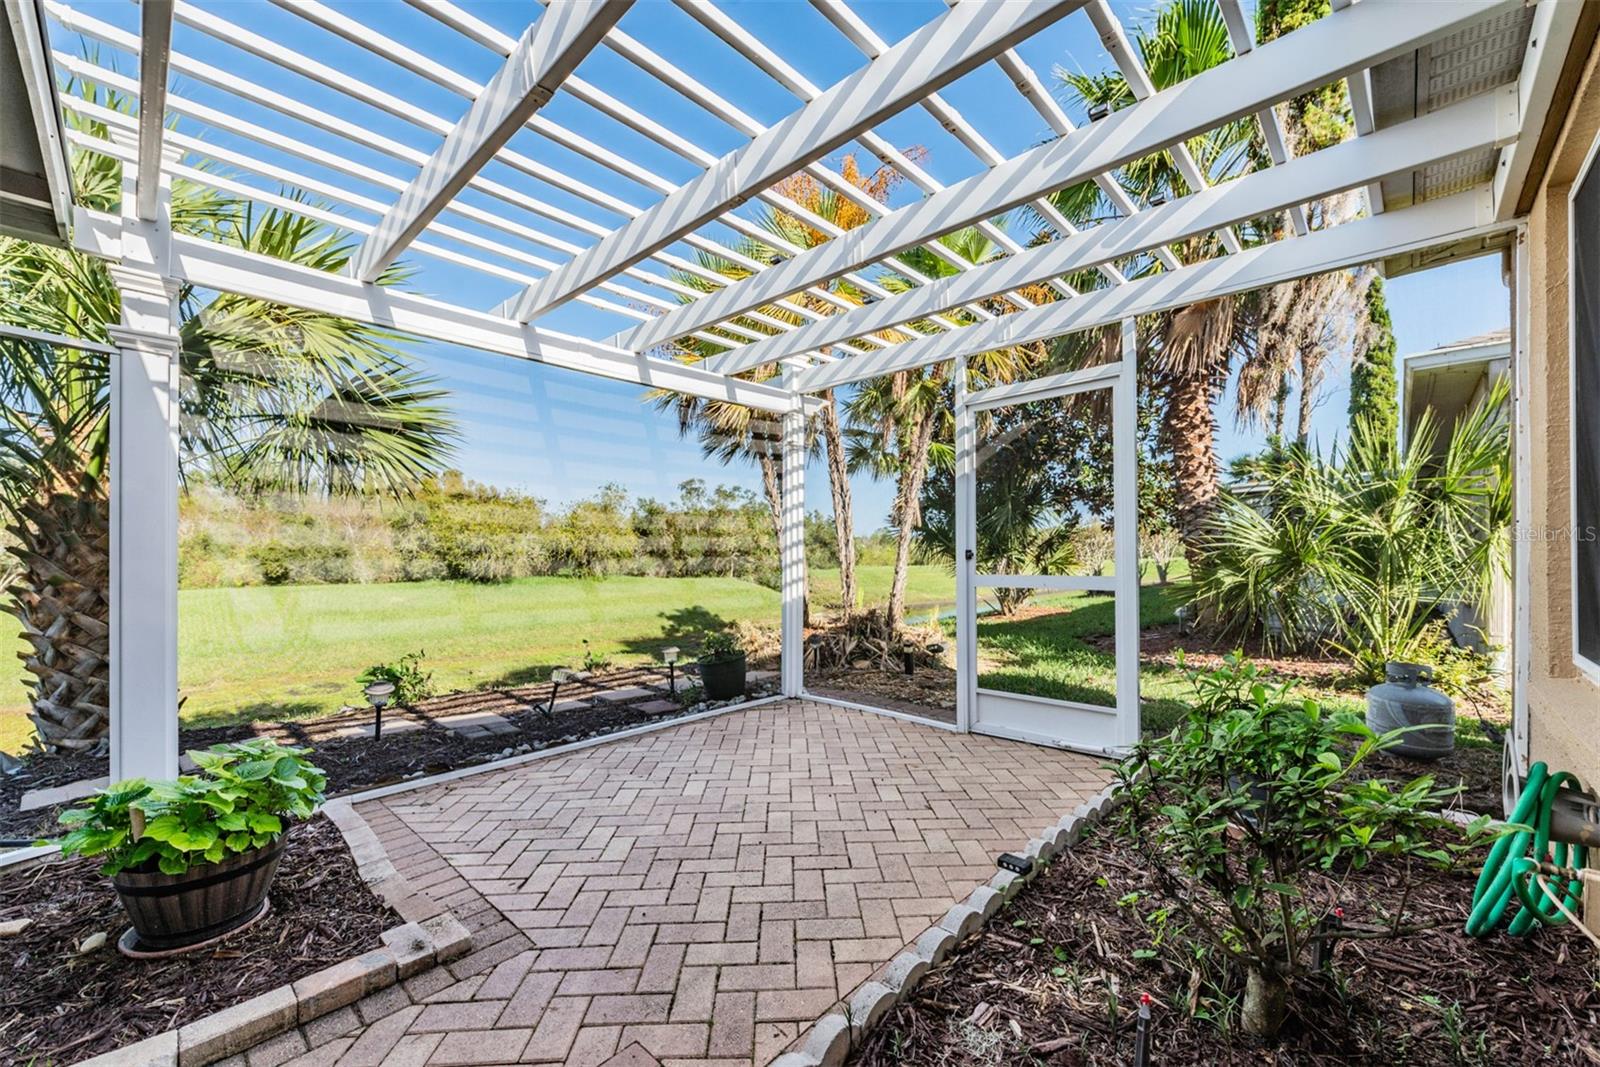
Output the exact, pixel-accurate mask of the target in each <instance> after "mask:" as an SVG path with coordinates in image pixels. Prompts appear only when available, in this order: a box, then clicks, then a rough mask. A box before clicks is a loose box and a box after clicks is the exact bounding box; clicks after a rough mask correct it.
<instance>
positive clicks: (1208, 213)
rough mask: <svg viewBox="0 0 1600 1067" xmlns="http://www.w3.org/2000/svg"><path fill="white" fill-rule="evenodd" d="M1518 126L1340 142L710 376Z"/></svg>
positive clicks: (1349, 185) (1319, 191)
mask: <svg viewBox="0 0 1600 1067" xmlns="http://www.w3.org/2000/svg"><path fill="white" fill-rule="evenodd" d="M1517 118H1518V116H1517V100H1516V90H1515V87H1513V86H1507V87H1505V88H1503V89H1500V90H1498V91H1496V92H1491V93H1484V94H1480V95H1479V96H1476V97H1472V98H1470V99H1467V100H1464V101H1462V102H1461V103H1458V104H1453V105H1451V106H1450V107H1448V108H1445V109H1443V110H1440V111H1436V112H1433V113H1432V114H1429V115H1425V116H1423V117H1422V118H1419V119H1414V120H1412V121H1410V122H1406V123H1402V124H1401V125H1398V126H1394V127H1391V128H1389V129H1386V130H1383V131H1381V132H1379V133H1376V134H1373V135H1372V136H1370V137H1362V138H1357V139H1354V140H1350V141H1346V142H1344V143H1342V144H1339V145H1335V146H1333V147H1330V148H1325V149H1323V150H1322V151H1320V152H1316V153H1314V154H1312V155H1308V156H1301V157H1300V158H1298V159H1295V160H1291V161H1290V162H1288V163H1285V164H1284V165H1283V166H1281V167H1273V168H1271V169H1269V170H1262V171H1257V172H1256V173H1254V174H1249V175H1246V176H1245V177H1243V178H1238V179H1235V180H1234V181H1230V182H1224V183H1222V184H1220V185H1214V186H1211V187H1210V188H1208V189H1205V190H1203V191H1201V192H1198V193H1194V194H1192V195H1190V196H1186V197H1184V198H1182V199H1180V200H1176V201H1173V202H1171V203H1168V204H1163V205H1161V206H1160V207H1155V208H1151V209H1149V210H1147V211H1143V212H1140V213H1139V214H1138V215H1136V216H1132V217H1129V218H1123V219H1117V220H1115V221H1112V222H1107V223H1105V224H1104V225H1101V226H1097V227H1095V228H1094V229H1091V230H1085V231H1082V232H1080V233H1078V234H1075V235H1073V236H1071V237H1065V238H1062V239H1061V240H1058V241H1052V242H1050V243H1049V244H1044V245H1039V246H1037V247H1034V248H1030V249H1028V250H1026V251H1024V252H1021V253H1018V254H1017V255H1014V256H1009V257H1007V258H1006V259H1002V260H997V261H995V262H993V263H989V264H986V265H984V266H982V267H979V268H977V269H976V270H973V271H971V272H969V273H966V274H959V275H953V276H951V277H947V278H941V279H939V280H938V281H936V282H934V283H933V284H931V285H925V286H922V287H921V288H918V289H913V290H910V291H908V292H905V293H902V294H899V295H897V296H893V297H890V298H889V299H887V300H880V301H877V302H875V303H872V304H866V305H863V306H861V307H858V308H855V309H853V310H851V311H847V312H844V313H842V314H838V315H830V316H829V317H827V318H825V319H822V320H820V321H818V322H812V323H808V324H806V325H804V326H802V327H800V328H799V329H797V330H794V331H793V332H791V333H786V334H782V335H779V336H776V337H769V338H767V339H765V340H762V341H757V342H756V343H754V344H750V345H746V346H744V347H743V348H740V349H738V350H737V351H734V352H730V353H727V354H726V355H723V356H719V357H717V358H716V359H715V360H713V361H711V362H712V364H713V366H714V369H716V370H718V371H720V372H721V373H724V374H732V373H736V372H738V371H742V370H748V369H750V368H751V367H757V366H760V365H761V364H763V363H772V362H776V361H778V360H782V359H785V358H787V357H789V356H794V355H799V354H801V353H804V352H807V351H810V350H814V349H819V348H826V347H828V346H830V345H834V344H837V343H838V342H840V341H846V340H849V339H851V338H853V337H867V336H872V335H877V334H881V332H882V331H884V330H887V329H890V328H891V327H895V326H899V325H901V324H902V323H905V322H910V321H913V320H916V319H920V318H923V317H926V316H928V315H931V314H933V313H934V312H937V311H940V310H943V309H944V308H948V307H954V306H957V305H960V304H965V303H968V302H971V301H975V300H984V299H987V298H989V297H992V296H994V295H996V294H998V293H1002V292H1006V291H1008V290H1010V289H1015V288H1019V287H1023V286H1028V285H1032V284H1035V283H1036V282H1039V281H1041V280H1043V279H1045V278H1052V277H1058V276H1060V275H1062V274H1069V273H1071V272H1074V271H1078V270H1082V269H1085V268H1088V267H1093V266H1097V265H1098V264H1100V263H1107V262H1111V261H1113V260H1116V259H1121V258H1123V257H1124V256H1132V255H1136V254H1138V253H1140V252H1144V251H1147V250H1148V249H1151V248H1158V247H1162V246H1165V245H1170V244H1175V243H1177V242H1180V241H1184V240H1187V239H1189V238H1191V237H1195V236H1198V235H1200V234H1203V233H1210V232H1212V231H1213V230H1221V229H1224V228H1226V227H1228V226H1231V225H1233V224H1235V223H1237V222H1242V221H1244V220H1245V219H1250V218H1256V217H1259V216H1261V215H1266V214H1270V213H1272V212H1274V211H1279V210H1282V209H1283V208H1285V207H1288V206H1290V205H1294V204H1302V203H1305V202H1307V201H1309V200H1313V199H1317V198H1319V197H1324V196H1331V195H1333V194H1335V193H1339V192H1343V191H1344V190H1346V189H1353V188H1357V187H1359V186H1362V185H1365V184H1366V183H1368V182H1371V181H1375V180H1377V179H1379V178H1381V177H1383V176H1385V175H1388V174H1395V173H1398V172H1401V171H1407V170H1411V169H1414V168H1417V167H1422V166H1426V165H1428V164H1430V163H1435V162H1438V161H1439V160H1443V159H1449V158H1451V157H1452V156H1456V155H1460V154H1461V153H1463V152H1470V151H1472V150H1474V149H1479V148H1485V147H1493V146H1496V145H1501V144H1506V143H1509V142H1510V141H1511V140H1513V139H1514V138H1515V137H1516V136H1517ZM889 347H890V348H891V349H893V348H895V347H897V346H889Z"/></svg>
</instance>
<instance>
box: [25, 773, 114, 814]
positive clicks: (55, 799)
mask: <svg viewBox="0 0 1600 1067" xmlns="http://www.w3.org/2000/svg"><path fill="white" fill-rule="evenodd" d="M110 784H111V779H110V778H106V777H101V778H85V779H83V780H82V781H78V782H68V783H67V784H66V785H57V786H51V787H50V788H49V789H30V790H28V791H27V792H26V793H24V794H22V799H21V800H19V801H18V802H17V810H18V811H33V810H34V809H35V808H47V807H49V806H50V805H52V804H66V803H69V802H71V801H74V800H82V799H83V798H84V797H87V796H92V795H93V794H94V791H95V790H97V789H104V788H105V787H106V786H107V785H110Z"/></svg>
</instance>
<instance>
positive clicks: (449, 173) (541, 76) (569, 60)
mask: <svg viewBox="0 0 1600 1067" xmlns="http://www.w3.org/2000/svg"><path fill="white" fill-rule="evenodd" d="M632 6H633V0H566V2H565V3H562V4H559V5H556V6H555V7H551V8H547V9H546V11H545V13H544V14H543V15H542V16H540V18H539V20H538V21H537V22H535V23H533V25H531V26H529V27H528V28H527V29H526V30H525V31H523V34H522V37H521V39H520V40H518V41H517V43H516V46H515V47H514V48H512V50H511V54H510V56H508V57H507V59H506V62H505V65H504V66H502V67H501V68H500V70H499V72H498V73H496V74H495V76H494V77H493V78H491V79H490V80H489V83H488V84H487V85H485V86H484V87H483V89H482V90H481V91H480V92H479V93H478V95H477V97H476V98H475V99H474V100H473V102H472V107H471V108H469V109H468V110H467V113H466V114H465V115H464V116H462V118H461V121H460V122H458V123H456V126H455V128H454V129H452V130H451V131H450V132H449V133H448V134H446V135H445V139H444V143H443V144H442V145H440V146H439V148H438V150H437V151H435V152H434V154H433V156H432V157H431V158H429V160H428V161H427V162H426V163H424V164H423V165H422V169H421V170H420V171H419V172H418V173H417V176H416V177H415V178H413V179H412V181H411V184H410V185H409V186H407V187H406V190H405V192H403V193H401V194H400V199H399V200H397V201H395V204H394V207H393V208H391V209H390V210H389V211H388V212H387V213H386V214H385V215H384V216H383V219H382V221H380V222H379V223H378V225H377V227H376V228H375V229H374V230H373V231H372V233H370V234H369V235H368V236H367V239H366V241H364V242H362V245H361V247H360V248H359V249H357V250H356V254H355V255H354V256H353V257H351V261H350V272H351V273H352V274H353V275H354V276H355V277H357V278H360V279H361V280H362V281H364V282H373V281H377V280H378V278H379V276H380V275H382V274H383V272H384V271H385V270H386V269H388V267H389V264H391V263H393V262H394V261H395V259H396V258H397V257H398V256H399V255H400V253H401V252H403V251H405V248H406V245H408V244H410V243H411V241H412V240H414V239H415V238H416V236H417V234H419V233H421V232H422V229H423V227H425V226H427V225H428V223H429V222H431V221H432V220H433V218H434V216H436V215H438V214H439V212H440V211H442V210H443V209H444V206H445V205H446V204H448V203H449V202H450V201H451V200H453V199H455V195H456V194H457V193H458V192H460V191H461V189H462V187H464V186H465V185H466V184H467V182H468V181H470V180H471V178H472V176H473V175H474V174H476V173H477V172H478V171H479V170H481V169H482V168H483V166H484V164H486V163H488V162H489V160H490V159H492V158H493V157H494V154H495V153H496V152H498V151H499V150H500V149H501V148H502V147H503V146H504V145H505V144H506V142H507V141H510V140H511V135H512V134H514V133H516V132H517V130H518V129H519V128H521V126H522V125H523V123H525V122H527V121H528V120H529V119H530V118H532V117H533V113H534V112H535V111H537V110H538V109H539V108H540V107H542V106H544V104H545V103H546V102H547V101H549V99H550V98H551V97H552V96H554V95H555V92H556V90H557V89H558V88H560V86H561V83H562V82H563V81H565V80H566V79H567V78H568V77H569V76H570V75H571V74H572V71H573V70H574V69H575V68H576V67H577V66H578V64H579V63H580V62H581V61H582V60H583V57H584V56H586V55H588V54H589V50H590V49H592V48H594V46H595V45H597V44H599V43H600V38H602V37H604V36H605V33H606V31H607V30H609V29H610V28H611V27H612V26H613V25H615V24H616V21H617V20H618V19H620V18H621V17H622V15H623V13H624V12H625V11H627V10H628V8H630V7H632Z"/></svg>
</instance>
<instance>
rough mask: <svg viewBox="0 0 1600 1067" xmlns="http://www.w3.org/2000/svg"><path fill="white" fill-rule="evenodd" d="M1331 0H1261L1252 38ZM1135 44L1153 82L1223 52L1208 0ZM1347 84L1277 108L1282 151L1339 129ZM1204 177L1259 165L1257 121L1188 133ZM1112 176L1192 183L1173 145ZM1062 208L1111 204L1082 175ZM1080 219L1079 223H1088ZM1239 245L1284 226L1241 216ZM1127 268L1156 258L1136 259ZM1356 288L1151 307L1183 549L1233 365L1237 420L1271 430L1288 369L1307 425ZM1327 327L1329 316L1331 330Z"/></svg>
mask: <svg viewBox="0 0 1600 1067" xmlns="http://www.w3.org/2000/svg"><path fill="white" fill-rule="evenodd" d="M1326 8H1327V0H1266V2H1264V3H1263V4H1262V5H1261V7H1260V14H1259V19H1260V23H1261V26H1260V30H1259V33H1258V36H1260V37H1261V38H1262V39H1263V40H1270V39H1271V38H1273V37H1276V36H1279V35H1281V34H1282V33H1285V32H1288V31H1289V30H1292V29H1294V28H1295V27H1296V26H1298V25H1301V24H1303V23H1304V22H1305V21H1309V20H1310V19H1312V18H1315V17H1320V13H1325V11H1326ZM1134 43H1135V45H1136V47H1137V48H1138V50H1139V52H1140V54H1141V55H1142V57H1143V59H1144V63H1145V67H1146V69H1147V70H1149V72H1150V76H1151V80H1152V81H1153V82H1154V83H1155V85H1156V88H1157V89H1164V88H1167V87H1169V86H1172V85H1175V84H1177V83H1179V82H1181V81H1183V80H1185V79H1187V78H1191V77H1193V76H1194V75H1196V74H1199V73H1201V72H1202V71H1205V70H1208V69H1210V68H1212V67H1215V66H1217V65H1219V64H1221V63H1223V62H1225V61H1226V60H1228V59H1229V58H1231V57H1232V55H1233V49H1232V46H1231V44H1230V42H1229V40H1228V33H1227V26H1226V24H1225V23H1224V21H1223V19H1222V14H1221V11H1220V9H1219V8H1218V7H1217V6H1216V5H1215V4H1214V3H1211V2H1210V0H1174V2H1172V3H1169V4H1168V5H1167V6H1165V7H1163V8H1162V9H1161V10H1160V11H1159V12H1158V13H1157V15H1156V18H1155V21H1154V22H1153V23H1152V24H1151V25H1150V26H1149V27H1147V28H1145V29H1141V30H1139V31H1138V32H1136V33H1135V35H1134ZM1058 76H1059V77H1060V79H1061V81H1062V82H1063V85H1064V87H1065V88H1066V89H1067V91H1068V92H1069V93H1070V94H1072V95H1073V96H1074V97H1076V98H1077V99H1078V100H1079V101H1080V102H1081V103H1082V104H1084V105H1085V106H1086V107H1088V108H1090V109H1091V110H1098V109H1100V108H1111V109H1117V108H1121V107H1126V106H1128V105H1130V104H1131V103H1133V101H1134V95H1133V92H1132V90H1131V89H1130V88H1129V86H1128V84H1127V81H1126V79H1125V78H1124V77H1123V76H1122V75H1121V74H1120V73H1118V72H1115V71H1109V72H1103V73H1098V74H1075V73H1067V72H1061V71H1058ZM1342 92H1343V89H1342V88H1341V87H1336V88H1335V89H1332V90H1319V91H1318V92H1316V93H1312V94H1308V95H1307V96H1306V97H1304V98H1301V100H1299V101H1296V102H1294V103H1293V104H1292V105H1291V106H1290V107H1289V108H1288V109H1287V120H1288V121H1287V126H1288V129H1289V134H1290V136H1289V139H1290V141H1291V146H1292V150H1307V151H1310V150H1315V149H1317V148H1320V147H1323V146H1324V145H1325V144H1330V143H1334V142H1335V141H1337V140H1338V139H1341V138H1342V136H1343V134H1342V133H1340V131H1341V130H1342V129H1343V125H1342V122H1343V116H1344V115H1345V112H1344V111H1343V110H1341V108H1342V107H1343V103H1342V101H1343V98H1342V96H1341V97H1337V98H1335V97H1334V96H1333V95H1330V94H1342ZM1188 147H1189V149H1190V151H1191V152H1192V153H1193V155H1194V156H1195V158H1196V161H1197V162H1198V164H1199V166H1200V169H1201V171H1202V172H1203V173H1204V174H1205V175H1206V178H1207V180H1208V181H1210V182H1212V183H1216V182H1219V181H1226V180H1229V179H1232V178H1235V177H1238V176H1239V175H1241V174H1243V173H1246V172H1247V171H1250V170H1252V169H1255V168H1257V167H1260V166H1263V165H1265V164H1266V162H1267V159H1266V153H1265V150H1264V145H1263V144H1262V143H1261V141H1260V138H1259V135H1258V129H1257V127H1256V125H1255V120H1254V118H1252V117H1245V118H1242V119H1240V120H1237V121H1235V122H1232V123H1229V124H1227V125H1225V126H1222V127H1220V128H1218V129H1216V130H1213V131H1211V132H1209V133H1206V134H1204V135H1202V136H1200V137H1196V138H1193V139H1191V140H1190V141H1189V142H1188ZM1121 177H1122V180H1123V182H1124V184H1125V185H1126V186H1127V188H1128V189H1129V191H1130V192H1131V193H1132V194H1133V195H1134V196H1135V197H1137V198H1140V199H1144V200H1146V201H1150V200H1163V199H1169V198H1172V197H1175V196H1183V195H1186V194H1187V193H1189V192H1192V191H1193V190H1191V189H1189V188H1188V186H1187V183H1185V181H1184V179H1183V177H1182V175H1181V174H1180V173H1179V171H1178V168H1177V167H1176V165H1175V164H1174V162H1173V160H1172V157H1171V155H1170V153H1166V152H1162V153H1158V154H1157V155H1153V156H1148V157H1146V158H1144V159H1141V160H1137V161H1135V162H1134V163H1132V164H1129V165H1128V166H1127V167H1125V168H1123V170H1122V172H1121ZM1056 203H1057V206H1058V207H1060V208H1061V209H1062V210H1063V211H1064V212H1069V213H1076V214H1070V215H1069V217H1074V218H1080V219H1082V218H1085V216H1088V217H1089V218H1090V219H1092V217H1093V216H1095V215H1097V214H1100V215H1107V214H1109V213H1110V208H1109V206H1108V205H1106V204H1104V203H1103V202H1101V200H1100V198H1099V197H1098V196H1096V195H1095V191H1094V187H1093V186H1089V185H1087V184H1085V185H1080V186H1075V187H1073V188H1071V189H1067V190H1063V191H1062V192H1061V193H1059V194H1057V199H1056ZM1351 204H1352V201H1351V200H1350V199H1349V198H1333V199H1332V200H1330V201H1328V202H1325V203H1323V204H1320V205H1312V210H1311V216H1312V224H1313V225H1314V226H1315V225H1318V224H1319V223H1321V222H1323V221H1326V220H1328V218H1329V216H1331V215H1333V214H1344V213H1347V212H1348V211H1349V210H1350V205H1351ZM1086 221H1087V220H1086ZM1239 234H1240V237H1241V240H1242V241H1243V242H1244V243H1245V244H1251V243H1256V242H1259V241H1261V240H1263V239H1266V238H1268V237H1280V236H1282V220H1281V219H1277V220H1274V219H1266V220H1257V221H1255V222H1253V223H1251V224H1247V225H1244V226H1241V227H1240V230H1239ZM1176 251H1177V252H1178V254H1179V255H1180V257H1181V258H1183V259H1184V260H1186V261H1191V262H1192V261H1196V260H1199V259H1206V258H1211V257H1213V256H1216V255H1218V254H1220V253H1221V252H1222V248H1221V246H1220V242H1219V240H1218V238H1217V236H1216V235H1214V234H1209V235H1206V236H1203V237H1199V238H1194V239H1191V240H1189V241H1186V242H1184V243H1183V244H1182V245H1181V246H1179V247H1178V248H1177V249H1176ZM1131 269H1132V272H1134V273H1138V272H1141V271H1150V270H1155V269H1158V264H1157V263H1156V262H1155V261H1154V260H1152V259H1150V258H1148V257H1146V258H1144V259H1142V260H1140V261H1138V262H1137V263H1135V264H1134V265H1133V266H1132V268H1131ZM1356 303H1358V294H1357V293H1356V291H1355V289H1354V288H1353V285H1352V283H1351V279H1350V276H1349V275H1348V274H1339V275H1335V276H1327V277H1321V278H1312V279H1307V280H1305V281H1302V282H1295V283H1289V284H1287V285H1284V286H1278V287H1275V288H1274V289H1270V290H1267V291H1265V292H1262V293H1248V294H1242V295H1239V296H1233V297H1220V298H1217V299H1213V300H1208V301H1204V302H1202V303H1199V304H1193V305H1190V306H1188V307H1185V308H1181V309H1178V310H1176V311H1173V312H1169V313H1165V314H1162V315H1159V316H1156V317H1155V318H1154V321H1153V322H1152V323H1151V328H1150V329H1148V330H1143V331H1141V333H1142V334H1143V335H1144V336H1146V337H1148V339H1149V340H1148V341H1147V342H1146V344H1147V346H1148V348H1147V352H1146V354H1147V355H1148V356H1149V357H1150V359H1151V361H1152V362H1153V364H1154V366H1155V369H1156V371H1157V373H1158V375H1159V377H1160V379H1161V383H1162V387H1163V389H1164V392H1165V398H1166V404H1167V411H1166V417H1165V423H1164V435H1163V436H1164V438H1165V444H1166V446H1167V448H1168V449H1169V450H1170V452H1171V455H1172V461H1173V471H1174V476H1175V483H1176V512H1177V520H1178V528H1179V531H1180V533H1181V534H1182V535H1183V539H1184V543H1185V545H1186V547H1187V550H1188V551H1189V553H1190V555H1191V557H1193V556H1194V554H1195V552H1196V551H1197V549H1198V546H1200V545H1201V544H1202V543H1203V538H1202V532H1203V528H1204V524H1205V520H1206V517H1207V515H1208V513H1209V512H1210V510H1211V509H1212V507H1213V506H1214V504H1215V502H1216V500H1217V494H1218V490H1219V475H1220V470H1219V464H1218V459H1217V454H1216V419H1215V413H1214V412H1215V406H1216V401H1217V399H1218V397H1219V396H1220V395H1221V393H1222V391H1223V388H1224V386H1225V385H1226V384H1227V381H1228V379H1229V376H1230V374H1231V372H1232V369H1233V365H1234V363H1235V361H1236V360H1237V361H1238V362H1239V364H1240V370H1239V375H1240V378H1239V380H1240V390H1239V408H1238V416H1239V418H1240V420H1241V421H1242V422H1251V421H1256V420H1261V419H1268V420H1271V422H1272V424H1273V425H1274V426H1275V427H1277V428H1280V429H1281V425H1282V417H1283V406H1284V404H1285V403H1286V401H1287V398H1288V395H1289V382H1290V381H1291V380H1298V382H1299V385H1300V389H1301V397H1300V412H1299V416H1300V417H1299V424H1298V426H1297V428H1296V429H1297V433H1296V436H1297V437H1304V436H1305V435H1306V434H1307V433H1308V432H1309V420H1310V416H1311V411H1312V407H1313V405H1314V402H1315V395H1316V391H1317V386H1318V384H1319V383H1320V380H1321V375H1322V373H1323V371H1324V370H1325V364H1326V361H1327V359H1328V358H1329V355H1330V354H1331V353H1332V352H1333V351H1335V350H1337V349H1338V348H1339V347H1340V346H1341V345H1343V344H1344V343H1345V342H1346V341H1347V339H1348V336H1349V333H1350V331H1351V330H1352V329H1353V328H1354V323H1355V321H1356V314H1355V309H1354V305H1355V304H1356ZM1329 324H1332V326H1331V327H1330V325H1329Z"/></svg>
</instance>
